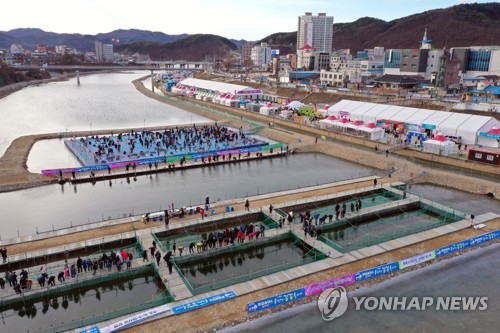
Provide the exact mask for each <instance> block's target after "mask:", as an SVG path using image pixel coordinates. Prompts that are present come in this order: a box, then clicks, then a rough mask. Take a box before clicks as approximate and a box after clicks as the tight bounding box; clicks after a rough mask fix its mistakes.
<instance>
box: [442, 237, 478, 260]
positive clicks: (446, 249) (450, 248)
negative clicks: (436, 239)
mask: <svg viewBox="0 0 500 333" xmlns="http://www.w3.org/2000/svg"><path fill="white" fill-rule="evenodd" d="M469 246H470V239H466V240H464V241H461V242H458V243H454V244H450V245H446V246H443V247H440V248H439V249H437V250H436V257H442V256H446V255H448V254H450V253H453V252H457V251H460V250H462V249H465V248H468V247H469Z"/></svg>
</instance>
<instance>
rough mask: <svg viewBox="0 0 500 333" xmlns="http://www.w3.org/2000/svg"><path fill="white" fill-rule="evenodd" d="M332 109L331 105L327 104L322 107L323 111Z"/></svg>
mask: <svg viewBox="0 0 500 333" xmlns="http://www.w3.org/2000/svg"><path fill="white" fill-rule="evenodd" d="M329 108H330V105H328V104H326V105H325V106H323V107H322V109H323V110H328V109H329Z"/></svg>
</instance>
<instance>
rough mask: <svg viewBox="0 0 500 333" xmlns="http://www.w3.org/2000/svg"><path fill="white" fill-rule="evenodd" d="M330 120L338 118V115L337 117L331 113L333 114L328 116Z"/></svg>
mask: <svg viewBox="0 0 500 333" xmlns="http://www.w3.org/2000/svg"><path fill="white" fill-rule="evenodd" d="M326 119H328V120H337V117H335V116H334V115H331V116H328V118H326Z"/></svg>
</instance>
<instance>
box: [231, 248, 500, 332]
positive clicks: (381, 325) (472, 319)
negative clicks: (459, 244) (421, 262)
mask: <svg viewBox="0 0 500 333" xmlns="http://www.w3.org/2000/svg"><path fill="white" fill-rule="evenodd" d="M499 254H500V244H493V245H491V246H489V247H486V248H483V249H478V250H474V251H472V252H469V253H466V254H463V255H461V256H458V257H454V258H452V259H448V260H445V261H442V262H439V263H436V264H433V265H430V266H427V267H425V268H422V269H419V270H416V271H412V272H408V273H405V274H402V275H400V276H398V277H396V278H393V279H391V280H387V281H384V282H382V283H380V284H378V285H375V286H371V287H365V288H361V289H359V290H356V291H354V292H352V293H349V307H348V309H347V311H346V313H345V314H344V315H343V316H341V317H339V318H336V319H334V320H333V321H330V322H326V321H323V319H322V318H321V315H320V312H319V310H318V308H317V305H316V302H312V303H309V304H305V305H301V306H297V307H294V308H291V309H287V310H285V311H282V312H279V313H276V314H273V315H270V316H266V317H262V318H259V319H256V320H253V321H250V322H248V323H244V324H241V325H238V326H235V327H231V328H228V329H225V330H223V332H224V333H236V332H251V331H252V332H253V331H258V332H259V333H268V332H269V333H274V332H315V333H316V332H356V333H357V332H370V333H373V332H384V333H390V332H402V331H404V332H405V333H412V332H415V333H421V332H439V333H445V332H474V333H479V332H498V331H499V328H498V327H499V325H500V318H499V316H498V314H499V313H500V289H499V288H498V285H499V282H500V271H499V267H500V255H499ZM353 296H357V297H360V296H367V297H368V296H385V297H387V296H400V297H401V296H407V297H411V296H420V297H423V296H487V297H488V298H489V299H488V309H487V310H485V311H436V310H434V309H432V310H430V309H427V310H425V311H366V310H364V311H363V310H362V311H355V310H354V302H353V301H352V297H353Z"/></svg>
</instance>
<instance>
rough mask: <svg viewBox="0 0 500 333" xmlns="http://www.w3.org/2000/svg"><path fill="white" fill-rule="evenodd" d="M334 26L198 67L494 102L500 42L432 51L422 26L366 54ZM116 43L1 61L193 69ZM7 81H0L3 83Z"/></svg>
mask: <svg viewBox="0 0 500 333" xmlns="http://www.w3.org/2000/svg"><path fill="white" fill-rule="evenodd" d="M333 23H334V17H333V16H329V15H327V14H326V13H319V14H317V15H313V14H312V13H305V14H304V15H301V16H299V17H298V27H297V41H296V50H295V52H290V53H287V54H280V49H279V48H274V47H273V45H268V43H264V42H261V43H248V42H247V43H245V44H243V45H241V46H240V47H239V48H238V49H237V50H235V51H232V50H231V51H228V52H227V53H226V55H225V56H222V57H215V56H214V57H209V56H206V57H205V60H204V61H202V62H198V63H197V65H196V66H197V68H199V66H202V67H203V68H204V69H207V70H208V71H209V72H210V73H229V74H232V75H239V76H240V78H241V81H246V80H247V79H248V77H249V75H251V76H252V77H255V75H256V74H257V75H258V76H259V79H258V81H259V82H263V81H265V82H266V83H268V84H270V85H275V86H282V87H288V88H294V87H296V85H297V84H300V85H306V86H309V87H310V88H311V89H325V88H330V87H334V88H341V89H352V90H358V91H367V90H369V92H370V93H376V92H382V93H383V92H387V89H389V91H391V90H398V91H400V90H405V91H406V90H409V89H410V90H413V91H420V92H421V93H423V94H424V95H428V96H430V97H438V95H439V96H441V97H442V96H449V95H458V94H462V93H468V96H469V97H468V98H470V99H474V100H475V101H478V102H488V101H494V100H498V99H499V96H500V95H499V94H500V89H498V85H499V84H500V46H498V45H497V46H486V45H485V46H468V47H453V46H452V45H450V47H444V48H434V47H433V40H432V36H430V35H429V34H428V32H427V29H425V30H424V31H422V35H421V39H420V41H419V40H418V39H417V38H415V43H414V44H415V45H418V44H419V45H420V47H418V48H412V49H386V48H385V47H384V46H383V45H380V46H374V47H373V48H370V49H364V50H351V49H335V48H334V43H333V42H334V40H335V36H334V35H333ZM119 43H120V40H118V39H110V40H109V41H108V42H103V41H97V40H96V41H95V51H93V52H83V51H79V50H76V49H74V48H69V47H66V46H65V45H55V46H53V45H45V44H42V43H40V44H38V45H37V46H36V49H34V50H27V49H24V48H23V46H22V45H21V44H19V43H14V44H12V45H11V46H10V48H9V49H0V63H1V64H5V65H8V66H12V67H16V66H42V67H43V66H48V65H90V64H92V65H118V66H128V65H153V66H157V67H160V68H165V69H169V66H174V65H172V63H174V62H175V64H176V65H175V66H177V67H179V68H181V69H182V68H185V69H189V67H190V66H191V65H190V64H189V63H188V62H184V63H183V62H182V61H178V60H179V59H172V60H170V61H169V63H170V64H169V65H166V63H167V62H166V61H163V62H162V61H159V59H151V58H150V56H149V54H140V53H138V52H136V53H133V54H131V53H130V52H126V51H125V52H116V50H115V49H116V46H117V45H119ZM281 53H282V52H281ZM162 60H163V59H162ZM200 64H201V65H200ZM5 84H8V83H5V82H2V80H1V78H0V86H2V85H5ZM438 91H439V93H438ZM461 98H464V99H465V98H467V97H466V95H463V96H462V95H461Z"/></svg>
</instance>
